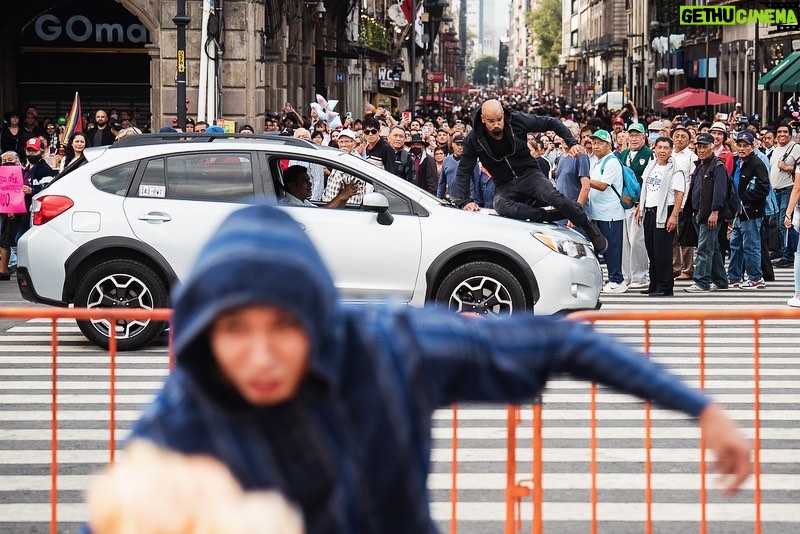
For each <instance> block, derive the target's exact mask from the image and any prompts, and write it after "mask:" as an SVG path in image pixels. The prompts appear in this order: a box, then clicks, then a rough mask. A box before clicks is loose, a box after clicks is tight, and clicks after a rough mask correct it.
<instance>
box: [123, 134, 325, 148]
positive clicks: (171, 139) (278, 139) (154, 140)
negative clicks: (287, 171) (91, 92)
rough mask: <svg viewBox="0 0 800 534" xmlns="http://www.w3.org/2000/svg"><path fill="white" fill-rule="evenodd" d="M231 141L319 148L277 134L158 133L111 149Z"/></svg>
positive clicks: (131, 138) (125, 140)
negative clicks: (263, 142)
mask: <svg viewBox="0 0 800 534" xmlns="http://www.w3.org/2000/svg"><path fill="white" fill-rule="evenodd" d="M230 140H245V141H253V140H259V141H265V142H267V143H270V144H274V145H277V146H297V147H301V146H302V147H309V146H312V147H317V146H318V145H316V144H314V143H311V142H310V141H306V140H304V139H297V138H294V137H288V136H285V135H275V134H237V133H206V132H202V133H194V132H186V133H173V132H170V133H157V134H140V135H128V136H125V137H123V138H122V139H119V140H117V141H116V142H114V144H113V145H111V146H110V147H109V148H111V149H117V148H126V147H132V146H151V145H164V144H174V143H181V144H184V143H187V142H188V143H220V142H225V141H230Z"/></svg>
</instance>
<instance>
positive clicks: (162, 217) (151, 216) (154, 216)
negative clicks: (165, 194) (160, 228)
mask: <svg viewBox="0 0 800 534" xmlns="http://www.w3.org/2000/svg"><path fill="white" fill-rule="evenodd" d="M139 220H140V221H147V222H149V223H162V222H169V221H171V220H172V217H171V216H170V215H167V214H166V213H161V212H160V211H151V212H150V213H144V214H142V215H139Z"/></svg>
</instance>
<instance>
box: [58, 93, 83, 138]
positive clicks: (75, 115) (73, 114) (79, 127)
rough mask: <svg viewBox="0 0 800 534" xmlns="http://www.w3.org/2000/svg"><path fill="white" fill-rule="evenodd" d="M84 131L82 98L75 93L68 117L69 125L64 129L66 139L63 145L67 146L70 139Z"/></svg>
mask: <svg viewBox="0 0 800 534" xmlns="http://www.w3.org/2000/svg"><path fill="white" fill-rule="evenodd" d="M82 131H83V123H82V122H81V97H80V96H78V92H77V91H76V92H75V99H74V100H73V101H72V109H71V110H70V112H69V115H68V116H67V124H66V127H65V128H64V138H63V139H62V140H61V142H62V143H63V144H67V142H68V140H69V138H70V137H71V136H72V134H73V133H75V132H82Z"/></svg>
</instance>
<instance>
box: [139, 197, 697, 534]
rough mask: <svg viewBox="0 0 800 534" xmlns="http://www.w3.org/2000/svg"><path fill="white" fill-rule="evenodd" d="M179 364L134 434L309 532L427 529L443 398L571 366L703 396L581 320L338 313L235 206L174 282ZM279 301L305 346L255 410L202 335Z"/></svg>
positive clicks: (285, 219)
mask: <svg viewBox="0 0 800 534" xmlns="http://www.w3.org/2000/svg"><path fill="white" fill-rule="evenodd" d="M173 302H174V304H175V310H174V319H173V328H174V333H173V335H174V349H175V354H176V362H177V363H176V367H175V369H174V370H173V372H172V373H171V374H170V376H169V377H168V379H167V381H166V383H165V385H164V387H163V389H162V391H161V392H160V393H159V394H158V396H157V398H156V399H155V401H154V403H153V404H152V405H151V406H150V407H149V408H148V409H147V410H146V412H145V413H144V414H143V416H142V417H141V419H140V420H139V421H138V422H137V423H136V424H135V426H134V429H133V433H132V437H133V438H144V439H148V440H151V441H153V442H156V443H158V444H160V445H163V446H165V447H167V448H169V449H173V450H177V451H183V452H186V453H205V454H209V455H211V456H214V457H216V458H218V459H220V460H221V461H222V462H223V463H225V464H226V465H227V466H228V467H229V468H230V469H231V470H232V472H233V474H234V476H235V477H236V478H237V479H238V480H239V482H240V483H241V484H242V485H243V486H244V487H245V488H246V489H264V488H275V489H278V490H280V491H282V492H283V493H284V494H285V495H286V496H287V497H288V498H289V499H290V500H292V501H294V502H295V503H297V504H298V505H299V506H300V507H301V508H302V510H303V514H304V518H305V521H306V527H307V531H308V532H309V533H311V534H317V533H339V534H341V533H348V534H350V533H381V534H387V533H398V534H401V533H402V534H408V533H411V532H413V533H433V532H436V527H435V525H434V523H433V520H432V519H431V516H430V511H429V501H428V493H427V487H426V483H427V476H428V473H429V462H430V452H431V416H432V414H433V412H434V410H436V409H438V408H442V407H444V406H447V405H449V404H451V403H454V402H463V401H490V402H499V403H521V402H524V401H526V400H530V399H531V398H533V397H534V396H536V395H537V394H539V393H540V392H541V391H542V389H543V387H544V385H545V382H546V381H547V379H548V378H549V377H550V376H552V375H554V374H558V373H562V372H569V373H571V374H573V375H576V376H578V377H581V378H585V379H590V380H591V379H594V380H597V381H599V382H601V383H605V384H608V385H611V386H615V387H617V388H620V389H622V390H624V391H627V392H630V393H633V394H637V395H640V396H645V397H648V398H651V399H653V400H656V401H659V402H660V403H661V404H663V405H665V406H667V407H670V408H674V409H678V410H681V411H684V412H686V413H688V414H690V415H692V416H696V415H698V414H699V413H700V412H701V411H702V409H703V408H704V407H705V405H706V403H707V402H708V401H707V399H706V398H705V397H703V396H702V395H700V394H699V393H696V392H694V391H692V390H689V389H687V388H686V387H684V386H683V385H682V384H681V383H680V382H679V381H678V380H677V379H675V378H674V377H673V376H671V375H669V374H667V373H665V372H663V371H661V370H660V369H659V368H657V367H656V366H655V365H654V364H653V363H651V362H650V361H649V360H647V359H646V358H644V357H642V356H641V355H640V354H636V353H634V352H633V351H631V350H630V349H628V348H626V347H624V346H623V345H621V344H619V343H617V342H615V341H613V340H612V339H611V338H609V337H606V336H603V335H600V334H598V333H596V332H594V331H593V330H592V329H591V328H590V327H589V326H587V325H584V324H580V323H575V322H570V321H564V320H557V319H552V318H542V317H534V316H532V315H526V314H520V315H519V316H515V317H511V318H508V319H503V320H486V321H480V320H476V319H469V318H465V317H461V316H458V315H456V314H453V313H451V312H447V311H444V310H435V309H414V308H410V307H405V306H389V305H376V306H362V307H345V306H342V305H341V304H340V303H339V300H338V297H337V292H336V290H335V288H334V285H333V282H332V280H331V277H330V275H329V274H328V271H327V269H326V267H325V265H324V264H323V262H322V259H321V258H320V256H319V254H318V253H317V252H316V250H315V249H314V247H313V245H312V244H311V242H310V241H309V239H308V238H307V237H306V235H305V233H304V232H303V231H302V230H301V229H300V227H299V226H298V224H297V223H296V222H295V221H294V220H293V219H291V218H290V217H289V216H288V215H287V214H286V213H285V212H283V211H280V210H278V209H276V208H272V207H268V206H250V207H247V208H244V209H242V210H240V211H238V212H236V213H234V214H232V215H231V216H230V217H229V218H228V219H227V220H226V221H225V222H224V223H223V224H222V225H221V227H220V228H219V230H218V231H217V232H216V234H215V235H214V236H213V237H212V239H211V240H210V242H209V243H208V244H207V245H206V246H205V248H204V250H203V251H202V252H201V254H200V255H199V259H198V260H197V263H196V264H195V266H194V268H193V270H192V272H191V273H190V275H189V276H188V278H187V279H186V281H185V283H184V285H183V286H182V287H181V288H180V289H179V290H178V291H177V292H176V294H175V298H174V301H173ZM256 303H258V304H267V305H274V306H279V307H282V308H285V309H287V310H289V311H291V312H293V313H294V314H295V315H296V316H297V317H299V318H300V320H301V322H302V324H303V325H304V327H305V329H306V331H307V333H308V335H309V337H310V340H311V355H310V361H309V366H308V374H307V376H306V378H305V380H304V381H303V382H302V384H301V386H300V388H299V390H298V392H297V394H296V396H295V398H293V399H292V400H290V401H288V402H286V403H283V404H281V405H276V406H270V407H254V406H253V405H251V404H249V403H247V402H246V401H245V400H244V399H243V398H242V397H241V396H240V395H239V394H238V393H237V392H236V391H235V390H233V389H232V388H231V387H230V386H229V385H228V384H227V382H226V381H225V380H223V379H222V377H221V375H220V371H219V368H218V367H217V365H216V363H215V360H214V358H213V356H212V354H211V351H210V348H209V342H208V337H207V333H206V332H207V329H208V327H209V326H210V324H211V323H212V321H213V320H214V318H215V317H216V316H217V315H218V314H219V313H220V312H222V311H224V310H227V309H231V308H234V307H239V306H244V305H249V304H256Z"/></svg>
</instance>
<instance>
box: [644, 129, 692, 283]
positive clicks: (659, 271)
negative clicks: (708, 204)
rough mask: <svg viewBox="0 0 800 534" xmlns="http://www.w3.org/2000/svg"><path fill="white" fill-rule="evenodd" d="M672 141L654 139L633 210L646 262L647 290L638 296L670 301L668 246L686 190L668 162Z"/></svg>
mask: <svg viewBox="0 0 800 534" xmlns="http://www.w3.org/2000/svg"><path fill="white" fill-rule="evenodd" d="M672 148H673V142H672V139H670V138H669V137H666V136H662V137H659V138H658V139H656V146H655V155H656V159H655V160H651V161H650V163H649V164H648V165H647V168H646V169H645V170H644V172H643V173H642V182H643V183H642V194H641V196H640V197H639V204H637V206H636V224H638V225H640V226H641V225H642V223H644V246H645V248H646V249H647V257H648V259H649V260H650V286H649V287H648V288H647V289H645V290H643V291H642V294H645V295H648V296H651V297H671V296H672V289H673V286H674V283H675V282H674V278H673V276H672V242H673V240H674V239H675V229H676V228H677V227H678V214H679V213H680V211H681V206H682V204H683V192H684V190H685V189H686V185H685V174H684V171H683V170H682V169H680V168H679V167H678V165H677V164H676V163H675V159H674V158H672V157H671V156H672Z"/></svg>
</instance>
